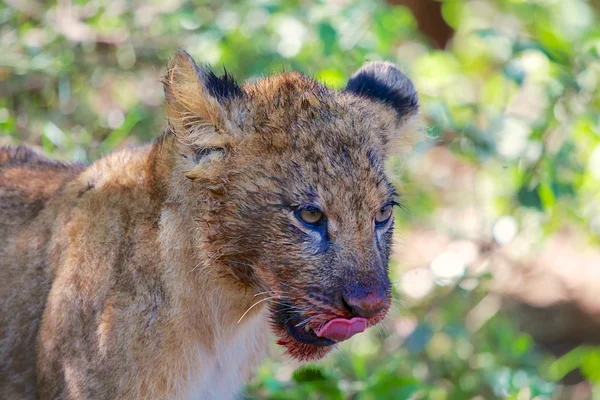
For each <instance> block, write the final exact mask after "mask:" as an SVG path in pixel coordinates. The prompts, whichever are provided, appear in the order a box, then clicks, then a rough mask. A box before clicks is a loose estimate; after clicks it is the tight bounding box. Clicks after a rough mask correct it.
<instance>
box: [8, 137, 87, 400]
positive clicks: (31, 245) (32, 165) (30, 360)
mask: <svg viewBox="0 0 600 400" xmlns="http://www.w3.org/2000/svg"><path fill="white" fill-rule="evenodd" d="M83 168H84V166H83V165H77V164H74V165H66V164H62V163H58V162H55V161H52V160H49V159H46V158H44V157H42V156H40V155H38V154H37V153H35V152H34V151H32V150H30V149H28V148H26V147H17V148H0V304H2V307H0V360H2V362H1V363H0V398H3V399H4V398H6V399H8V398H15V399H21V398H31V397H33V395H34V393H33V391H34V388H35V338H36V334H37V330H38V326H39V322H40V318H41V315H42V311H43V307H44V303H45V298H46V295H47V291H48V289H49V282H48V280H47V279H46V276H45V274H44V263H45V245H46V242H47V240H48V236H49V229H50V224H51V213H41V211H42V210H43V209H44V208H45V207H46V205H47V202H48V200H49V199H50V198H51V197H52V196H53V195H54V194H55V193H56V192H57V191H58V190H59V188H60V187H61V186H62V185H63V184H64V183H65V182H67V181H69V180H70V179H72V178H73V177H75V176H76V175H77V174H78V173H79V172H81V171H82V170H83ZM44 214H47V215H44Z"/></svg>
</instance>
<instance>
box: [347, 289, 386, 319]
mask: <svg viewBox="0 0 600 400" xmlns="http://www.w3.org/2000/svg"><path fill="white" fill-rule="evenodd" d="M342 301H343V302H344V306H345V307H346V309H347V310H348V311H350V313H351V314H352V316H354V317H363V318H368V317H372V316H373V315H376V314H377V313H378V312H380V311H382V310H383V309H385V308H386V307H387V305H388V302H389V299H388V295H387V290H384V289H381V290H353V291H351V292H349V293H345V294H343V295H342Z"/></svg>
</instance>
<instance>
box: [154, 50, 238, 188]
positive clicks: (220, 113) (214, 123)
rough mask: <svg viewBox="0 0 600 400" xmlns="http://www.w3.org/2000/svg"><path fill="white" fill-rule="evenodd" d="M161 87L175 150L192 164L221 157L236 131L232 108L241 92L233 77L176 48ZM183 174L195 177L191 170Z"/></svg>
mask: <svg viewBox="0 0 600 400" xmlns="http://www.w3.org/2000/svg"><path fill="white" fill-rule="evenodd" d="M163 86H164V90H165V97H166V99H167V106H166V111H165V114H166V116H167V119H168V122H169V128H170V130H171V131H172V133H173V134H174V135H175V137H176V138H177V141H178V143H179V144H180V149H179V150H178V151H179V152H180V153H181V154H182V155H183V156H184V157H185V158H187V159H189V160H191V161H193V162H195V164H200V163H201V162H202V163H204V162H207V161H214V160H216V159H220V158H222V157H223V156H224V155H225V154H226V152H227V148H228V146H229V145H230V144H231V141H232V139H233V137H235V136H236V133H237V131H236V129H237V126H236V124H234V123H232V120H233V119H234V118H235V112H234V111H233V109H234V108H235V107H234V105H235V101H236V100H238V99H241V98H242V97H243V92H242V90H241V88H240V87H239V86H238V84H237V83H236V82H235V80H234V79H233V78H232V77H231V76H230V75H228V74H227V73H225V74H224V75H223V76H220V77H218V76H216V75H215V74H214V73H213V72H212V71H211V70H210V69H208V68H203V67H199V66H198V65H196V63H195V62H194V60H193V59H192V57H191V56H190V55H189V54H188V53H186V52H185V51H179V52H177V53H176V54H175V56H174V57H173V59H172V60H171V62H170V63H169V67H168V70H167V73H166V75H165V77H164V79H163ZM196 169H197V170H198V171H200V170H201V168H195V169H194V170H196ZM186 175H187V176H188V178H190V179H193V178H196V176H195V172H194V171H190V173H188V174H186Z"/></svg>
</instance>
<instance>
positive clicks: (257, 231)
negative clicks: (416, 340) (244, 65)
mask: <svg viewBox="0 0 600 400" xmlns="http://www.w3.org/2000/svg"><path fill="white" fill-rule="evenodd" d="M165 91H166V96H167V100H168V103H169V105H168V107H167V116H168V118H169V125H170V129H171V131H172V132H173V134H174V135H175V136H176V137H177V138H178V139H179V148H178V152H177V153H178V154H176V155H175V157H176V160H175V170H176V171H181V173H182V176H183V175H185V176H186V177H187V179H189V190H188V191H187V192H186V194H185V196H186V197H189V198H193V199H194V200H193V201H190V204H194V205H196V207H198V212H197V214H196V219H197V222H198V224H200V226H202V227H204V229H203V231H204V232H206V240H204V241H203V243H205V245H204V246H205V250H206V251H208V252H209V253H210V254H212V255H213V256H212V257H213V259H214V260H215V261H217V262H219V263H220V265H222V266H223V268H224V269H227V272H228V273H230V274H232V275H233V276H235V278H236V279H238V280H240V281H241V282H243V283H245V284H247V285H250V286H251V287H252V288H253V290H254V291H255V292H256V294H257V297H256V300H257V301H258V300H263V299H265V301H267V302H268V304H269V308H270V311H271V321H272V327H273V330H274V332H275V333H276V334H277V335H278V337H279V343H280V344H281V345H283V346H285V347H286V348H287V350H288V352H289V353H290V354H291V355H293V356H295V357H297V358H299V359H315V358H319V357H322V356H324V355H325V354H326V353H327V352H328V351H329V350H330V349H331V348H332V346H333V345H334V344H335V343H336V342H338V341H342V340H345V339H347V338H349V337H351V336H352V335H354V334H356V333H359V332H361V331H363V330H364V329H366V328H367V327H369V326H372V325H374V324H376V323H377V322H379V321H380V320H381V319H382V318H383V317H384V316H385V314H386V312H387V310H388V308H389V305H390V296H391V293H390V281H389V278H388V276H387V272H388V271H387V265H388V258H389V254H390V245H391V236H392V227H393V206H394V205H396V204H397V202H398V197H397V195H396V193H395V191H394V188H393V187H392V185H391V184H390V182H389V181H388V180H387V179H386V176H385V174H384V166H383V164H384V161H385V159H386V157H387V156H388V155H389V153H390V152H391V151H392V150H393V149H394V148H398V145H399V144H401V143H403V142H404V143H406V142H409V141H410V140H411V136H412V135H413V134H414V133H415V132H414V131H415V130H416V129H415V128H416V121H417V113H418V106H417V99H416V93H415V91H414V88H413V85H412V84H411V82H410V80H409V79H408V78H406V76H404V75H403V74H402V73H401V72H400V71H399V70H398V69H396V68H395V67H394V66H392V65H391V64H388V63H372V64H368V65H367V66H365V67H363V68H362V69H361V70H359V71H358V72H357V73H356V74H355V75H354V76H353V77H352V79H351V80H350V81H349V82H348V85H347V87H346V89H344V90H343V91H333V90H331V89H328V88H326V87H324V86H322V85H320V84H319V83H317V82H315V81H313V80H312V79H309V78H307V77H305V76H303V75H301V74H298V73H286V74H282V75H279V76H275V77H270V78H266V79H263V80H260V81H258V82H255V83H250V84H246V85H244V86H242V87H239V86H238V85H237V84H236V83H235V82H234V81H233V80H232V79H231V78H230V77H228V76H224V77H216V76H215V75H213V74H212V72H210V71H208V70H205V69H202V68H199V67H197V66H196V65H195V64H194V62H193V60H192V59H191V58H190V57H189V56H188V55H187V54H185V53H179V54H177V55H176V57H175V59H174V61H173V62H172V64H171V65H170V68H169V72H168V74H167V77H166V79H165Z"/></svg>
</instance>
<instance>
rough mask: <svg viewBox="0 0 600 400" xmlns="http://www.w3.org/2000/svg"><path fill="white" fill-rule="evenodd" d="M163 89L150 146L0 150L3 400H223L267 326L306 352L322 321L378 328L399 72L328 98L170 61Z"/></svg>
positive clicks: (407, 90) (399, 134) (307, 88)
mask: <svg viewBox="0 0 600 400" xmlns="http://www.w3.org/2000/svg"><path fill="white" fill-rule="evenodd" d="M164 87H165V94H166V98H167V103H168V104H167V107H166V115H167V118H168V127H167V129H166V132H165V134H164V135H162V136H161V137H160V138H158V139H157V140H156V141H155V142H154V143H152V144H148V145H146V146H142V147H138V148H130V149H126V150H122V151H118V152H115V153H112V154H109V155H107V156H106V157H104V158H102V159H100V160H98V161H96V162H94V163H93V164H91V165H82V164H70V165H69V164H61V163H58V162H54V161H50V160H48V159H46V158H44V157H42V156H40V155H37V154H36V153H34V152H33V151H31V150H29V149H27V148H24V147H19V148H16V149H8V148H4V149H0V238H1V239H0V304H1V309H0V360H2V363H1V365H0V398H3V399H31V398H36V397H38V398H42V399H180V398H195V399H209V398H215V399H227V398H232V397H235V396H236V394H237V393H238V392H239V390H240V389H241V387H242V386H243V384H244V382H245V381H246V380H247V379H248V377H249V375H250V374H251V373H252V371H253V369H254V368H255V367H256V366H257V365H258V363H259V362H260V360H261V359H262V358H263V356H264V354H265V352H266V349H267V347H268V334H267V332H268V331H273V332H274V333H275V334H276V336H277V340H278V342H279V343H280V344H281V345H282V346H284V347H285V348H286V350H287V352H288V353H289V354H290V355H291V356H293V357H295V358H297V359H300V360H314V359H319V358H321V357H323V356H324V355H325V354H327V353H328V352H329V351H330V350H331V349H332V348H333V347H334V346H335V341H334V340H330V339H327V338H326V337H319V336H317V334H316V332H319V328H321V327H322V326H323V324H324V323H325V322H327V321H329V320H331V319H332V318H336V317H337V318H342V319H348V318H351V317H353V316H356V315H359V316H360V317H361V318H362V317H364V318H365V320H366V324H367V325H368V326H372V325H374V324H376V323H377V322H378V321H380V320H381V319H382V318H383V317H384V316H385V314H386V312H387V308H388V307H389V296H390V284H389V280H388V277H387V264H388V256H389V252H390V238H391V233H392V225H393V221H392V220H393V218H390V219H389V220H382V218H383V217H381V218H380V219H379V220H378V219H376V216H377V215H380V214H381V215H384V214H382V213H384V212H385V211H386V210H387V208H386V207H389V206H390V205H391V204H394V203H395V202H397V201H399V200H398V198H397V195H396V193H395V191H394V189H393V187H392V186H391V184H390V183H389V182H388V180H387V179H386V176H385V174H384V162H385V160H386V158H387V157H388V156H389V155H390V154H393V153H397V152H398V151H403V150H406V149H409V148H410V147H411V146H412V144H413V142H414V138H415V137H416V136H417V130H418V104H417V97H416V93H415V90H414V87H413V85H412V83H411V82H410V80H409V79H408V78H407V77H406V76H404V75H403V74H402V73H401V72H400V71H399V70H398V69H397V68H396V67H394V66H393V65H391V64H389V63H370V64H367V65H365V66H364V67H363V68H362V69H361V70H359V71H358V72H357V73H356V74H355V75H354V76H353V77H352V78H351V79H350V81H349V83H348V85H347V87H346V88H345V89H344V90H341V91H335V90H332V89H329V88H327V87H325V86H323V85H321V84H320V83H318V82H316V81H314V80H312V79H310V78H308V77H306V76H304V75H302V74H300V73H297V72H290V73H283V74H280V75H276V76H272V77H267V78H264V79H260V80H258V81H256V82H254V83H247V84H245V85H243V86H238V85H237V83H235V81H234V80H233V79H232V78H231V77H230V76H228V75H225V76H222V77H217V76H215V75H214V74H213V73H212V72H211V71H210V70H208V69H205V68H201V67H198V66H196V64H195V63H194V62H193V60H192V59H191V57H189V55H187V53H184V52H180V53H177V55H176V56H175V57H174V59H173V61H172V62H171V64H170V66H169V69H168V72H167V75H166V76H165V79H164ZM382 210H383V211H382ZM304 212H308V213H309V214H308V215H310V216H314V215H317V216H319V215H321V216H322V218H321V219H320V220H319V221H318V223H312V222H311V223H307V222H306V220H305V219H303V217H302V215H304V214H302V213H304ZM311 213H312V214H311ZM378 213H379V214H378ZM384 216H385V215H384ZM381 220H382V221H383V222H382V221H381ZM374 296H375V297H377V296H379V297H378V298H377V301H378V302H377V308H376V309H374V308H373V307H374V306H372V304H373V301H371V303H369V304H371V306H372V307H371V308H372V309H373V310H372V311H373V312H371V313H368V312H365V311H364V310H362V309H361V308H360V307H358V306H356V304H359V305H361V307H362V305H364V304H367V303H368V301H367V300H368V299H371V300H372V299H373V298H375V297H374ZM347 299H354V300H355V301H358V303H352V304H350V300H347ZM365 299H367V300H365ZM354 300H353V301H354ZM361 301H363V303H360V302H361ZM365 301H367V303H364V302H365ZM369 301H370V300H369ZM353 304H354V305H353ZM369 304H367V306H369ZM242 316H243V318H242ZM269 328H271V329H269Z"/></svg>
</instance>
